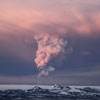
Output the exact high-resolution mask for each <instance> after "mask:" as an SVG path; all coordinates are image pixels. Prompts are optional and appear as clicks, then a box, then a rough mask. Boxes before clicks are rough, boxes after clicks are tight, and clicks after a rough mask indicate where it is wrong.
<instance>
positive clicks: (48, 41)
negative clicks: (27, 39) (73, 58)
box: [34, 34, 67, 77]
mask: <svg viewBox="0 0 100 100" xmlns="http://www.w3.org/2000/svg"><path fill="white" fill-rule="evenodd" d="M34 39H35V40H36V42H37V44H38V49H37V51H36V58H35V63H36V65H37V68H38V69H39V70H40V73H39V75H38V76H39V77H41V76H42V75H44V76H47V75H48V74H49V72H51V71H54V70H55V68H53V67H47V66H48V62H49V61H50V60H51V59H52V58H53V57H56V56H57V55H58V54H60V53H64V52H65V47H66V45H67V41H66V40H64V39H63V38H60V37H57V36H50V35H49V34H45V35H37V36H35V37H34Z"/></svg>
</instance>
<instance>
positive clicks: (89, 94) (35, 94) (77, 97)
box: [0, 85, 100, 100]
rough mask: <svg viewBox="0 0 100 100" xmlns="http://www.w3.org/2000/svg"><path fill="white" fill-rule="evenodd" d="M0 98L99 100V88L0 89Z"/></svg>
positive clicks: (59, 86)
mask: <svg viewBox="0 0 100 100" xmlns="http://www.w3.org/2000/svg"><path fill="white" fill-rule="evenodd" d="M0 100H100V90H99V89H97V88H96V89H95V88H90V87H85V88H72V87H68V86H61V85H54V86H52V88H48V89H46V88H41V87H39V86H35V87H34V88H32V89H29V90H19V89H16V90H14V89H12V90H0Z"/></svg>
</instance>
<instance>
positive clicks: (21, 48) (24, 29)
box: [0, 0, 100, 85]
mask: <svg viewBox="0 0 100 100" xmlns="http://www.w3.org/2000/svg"><path fill="white" fill-rule="evenodd" d="M99 78H100V1H99V0H84V1H82V0H6V1H5V0H0V83H25V84H27V83H31V84H54V83H59V84H68V85H100V79H99Z"/></svg>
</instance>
